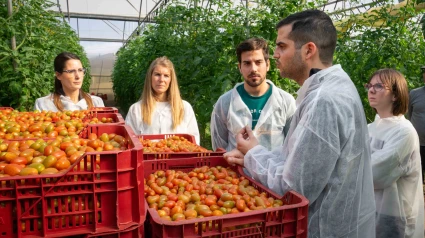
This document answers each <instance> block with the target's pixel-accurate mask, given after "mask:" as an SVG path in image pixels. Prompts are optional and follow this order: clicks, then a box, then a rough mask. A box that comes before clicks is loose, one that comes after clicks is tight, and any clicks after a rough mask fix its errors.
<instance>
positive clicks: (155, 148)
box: [139, 136, 209, 153]
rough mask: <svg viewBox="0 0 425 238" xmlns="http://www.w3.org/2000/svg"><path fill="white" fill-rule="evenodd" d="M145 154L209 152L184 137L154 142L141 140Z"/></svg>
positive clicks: (173, 137)
mask: <svg viewBox="0 0 425 238" xmlns="http://www.w3.org/2000/svg"><path fill="white" fill-rule="evenodd" d="M139 140H140V142H141V143H142V145H143V152H144V153H157V152H209V150H207V149H205V148H204V147H202V146H199V145H197V144H194V143H192V142H190V141H189V140H187V139H186V138H184V137H180V136H172V137H169V138H166V139H162V140H158V141H153V140H150V139H142V138H139Z"/></svg>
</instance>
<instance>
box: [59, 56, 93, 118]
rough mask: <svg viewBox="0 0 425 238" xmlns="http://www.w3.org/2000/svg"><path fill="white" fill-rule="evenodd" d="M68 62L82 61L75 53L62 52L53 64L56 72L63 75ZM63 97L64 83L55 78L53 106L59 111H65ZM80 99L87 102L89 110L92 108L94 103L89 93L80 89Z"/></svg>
mask: <svg viewBox="0 0 425 238" xmlns="http://www.w3.org/2000/svg"><path fill="white" fill-rule="evenodd" d="M68 60H79V61H80V62H81V60H80V58H79V57H78V56H77V55H75V54H73V53H69V52H62V53H60V54H59V55H57V56H56V58H55V61H54V63H53V66H54V68H55V72H58V73H60V74H62V73H63V68H65V64H66V62H67V61H68ZM61 95H65V93H64V91H63V87H62V83H61V81H60V80H59V79H58V78H56V77H55V88H54V92H53V104H55V106H56V108H57V109H58V110H59V111H61V112H62V111H63V110H64V108H63V104H62V101H61V99H60V96H61ZM80 97H83V98H84V99H85V100H86V102H87V106H88V109H90V108H92V107H93V106H94V105H93V101H92V99H91V97H90V95H89V94H88V93H85V92H84V91H83V90H81V89H80Z"/></svg>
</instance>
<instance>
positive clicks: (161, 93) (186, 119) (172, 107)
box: [125, 56, 200, 145]
mask: <svg viewBox="0 0 425 238" xmlns="http://www.w3.org/2000/svg"><path fill="white" fill-rule="evenodd" d="M125 123H126V124H127V125H129V126H130V127H131V128H132V129H133V130H134V132H135V133H136V134H171V133H183V134H191V135H193V136H194V137H195V140H196V143H197V144H198V145H199V141H200V137H199V130H198V123H197V122H196V117H195V113H194V112H193V109H192V106H191V105H190V104H189V103H188V102H186V101H184V100H182V98H181V96H180V90H179V86H178V83H177V76H176V73H175V69H174V65H173V63H172V62H171V61H170V60H169V59H168V58H167V57H165V56H164V57H159V58H157V59H155V60H154V61H153V62H152V63H151V65H150V66H149V69H148V72H147V73H146V78H145V83H144V87H143V92H142V96H141V98H140V100H139V101H138V102H136V103H134V104H133V105H131V107H130V109H129V111H128V114H127V116H126V118H125Z"/></svg>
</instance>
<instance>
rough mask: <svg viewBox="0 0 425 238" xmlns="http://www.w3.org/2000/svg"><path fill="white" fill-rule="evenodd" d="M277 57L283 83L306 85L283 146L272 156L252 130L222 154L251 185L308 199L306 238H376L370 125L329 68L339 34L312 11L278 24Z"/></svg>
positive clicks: (344, 79) (337, 69)
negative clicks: (239, 168)
mask: <svg viewBox="0 0 425 238" xmlns="http://www.w3.org/2000/svg"><path fill="white" fill-rule="evenodd" d="M277 30H278V36H277V39H276V45H277V47H276V51H275V54H274V58H275V59H276V60H277V66H278V67H279V70H280V73H281V76H282V77H286V78H290V79H293V80H295V81H296V82H297V83H298V84H299V85H301V88H300V90H299V91H298V97H297V99H296V103H297V110H296V111H295V114H294V116H293V118H292V122H291V126H290V128H289V132H288V135H287V137H286V139H285V143H284V145H283V147H281V148H279V149H276V150H273V151H271V152H270V151H268V150H267V149H266V148H264V147H263V146H261V145H258V142H257V139H256V138H255V136H254V135H253V133H252V131H251V130H250V128H249V127H246V128H245V129H242V130H241V131H240V133H239V134H237V135H236V141H237V149H235V150H233V151H231V152H228V153H226V154H225V158H226V159H227V160H228V162H229V163H236V164H241V165H244V166H245V168H246V170H247V171H248V172H249V173H250V174H251V175H252V176H253V178H254V179H256V180H257V181H260V182H261V183H263V184H265V185H267V186H268V187H269V188H270V189H272V190H274V191H276V192H278V193H279V194H284V193H286V192H287V191H288V190H291V189H292V190H295V191H296V192H299V193H301V194H302V195H303V196H305V197H306V198H307V199H308V200H309V201H310V205H309V213H308V237H326V238H328V237H356V238H373V237H375V200H374V191H373V179H372V168H371V157H370V147H369V140H368V137H369V136H368V130H367V123H366V119H365V115H364V110H363V106H362V103H361V100H360V97H359V95H358V92H357V90H356V87H355V86H354V84H353V82H352V81H351V80H350V77H349V76H348V75H347V74H346V73H345V72H344V70H342V68H341V66H340V65H332V60H333V54H334V51H335V47H336V39H337V35H336V29H335V27H334V25H333V23H332V20H331V19H330V18H329V16H328V15H327V14H325V13H324V12H322V11H319V10H307V11H303V12H299V13H295V14H292V15H290V16H288V17H287V18H285V19H283V20H282V21H280V22H279V23H278V24H277Z"/></svg>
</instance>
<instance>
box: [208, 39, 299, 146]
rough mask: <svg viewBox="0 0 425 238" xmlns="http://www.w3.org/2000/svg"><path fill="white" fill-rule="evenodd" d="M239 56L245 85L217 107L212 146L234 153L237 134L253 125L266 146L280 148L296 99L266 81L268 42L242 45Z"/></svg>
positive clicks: (237, 51)
mask: <svg viewBox="0 0 425 238" xmlns="http://www.w3.org/2000/svg"><path fill="white" fill-rule="evenodd" d="M236 53H237V57H238V62H239V63H238V68H239V71H240V72H241V74H242V76H243V78H244V82H243V83H238V84H236V86H235V87H234V88H233V89H232V90H230V91H228V92H226V93H225V94H223V95H221V96H220V98H219V99H218V100H217V102H216V104H215V105H214V110H213V112H212V115H211V126H210V128H211V141H212V147H213V149H214V150H215V149H217V148H219V147H221V148H224V149H226V150H227V151H231V150H233V149H234V148H236V139H235V135H236V134H237V133H238V132H239V131H240V130H241V129H242V128H243V127H244V126H246V125H249V126H251V128H252V130H253V131H254V134H255V136H257V138H258V140H259V142H260V144H261V145H263V146H264V147H266V148H268V149H274V148H276V147H280V146H282V144H283V141H284V139H285V134H286V132H287V131H288V128H289V123H290V121H291V117H292V115H293V114H294V112H295V99H294V97H293V96H292V95H291V94H289V93H287V92H285V91H283V90H282V89H280V88H278V87H276V86H275V85H274V84H273V83H272V82H271V81H270V80H267V79H266V76H267V71H269V68H270V60H269V46H268V44H267V42H266V41H265V40H264V39H261V38H251V39H248V40H246V41H244V42H242V43H240V44H239V45H238V47H237V49H236Z"/></svg>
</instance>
